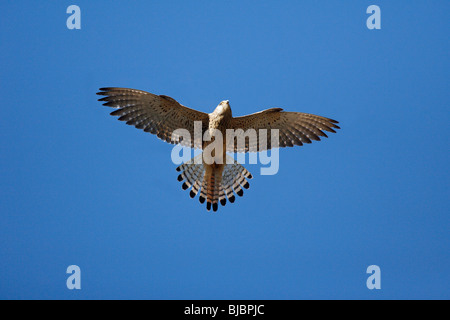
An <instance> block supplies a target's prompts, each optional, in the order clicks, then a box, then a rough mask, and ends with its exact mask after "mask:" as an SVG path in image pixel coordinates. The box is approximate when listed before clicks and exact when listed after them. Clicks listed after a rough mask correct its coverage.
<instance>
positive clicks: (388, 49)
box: [0, 0, 450, 299]
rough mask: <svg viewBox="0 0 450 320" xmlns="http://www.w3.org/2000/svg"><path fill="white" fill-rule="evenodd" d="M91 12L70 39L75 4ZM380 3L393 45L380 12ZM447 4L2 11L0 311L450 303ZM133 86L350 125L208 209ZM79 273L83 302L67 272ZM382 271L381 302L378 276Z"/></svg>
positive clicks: (11, 6)
mask: <svg viewBox="0 0 450 320" xmlns="http://www.w3.org/2000/svg"><path fill="white" fill-rule="evenodd" d="M71 4H76V5H78V6H80V8H81V30H68V29H67V28H66V19H67V18H68V16H69V15H68V14H67V13H66V8H67V7H68V6H69V5H71ZM372 4H376V5H379V6H380V8H381V30H368V29H367V27H366V19H367V18H368V16H369V15H368V14H366V9H367V7H368V6H369V5H372ZM449 11H450V4H449V2H448V1H433V2H429V1H408V2H407V3H406V2H404V1H380V0H377V1H321V2H319V3H318V2H317V1H283V2H281V1H230V2H226V3H225V2H219V1H189V2H187V1H133V2H132V3H131V2H125V1H114V2H112V3H110V2H108V1H75V2H68V1H41V2H36V1H14V2H13V1H3V2H2V3H1V5H0V66H1V74H2V77H1V85H0V94H1V97H2V107H3V112H2V116H1V117H0V137H1V140H2V144H1V153H0V164H1V166H0V175H1V176H0V177H1V179H0V181H1V182H0V187H1V194H0V199H1V202H0V241H1V242H0V274H1V276H0V298H2V299H109V298H112V299H418V298H427V299H449V298H450V290H449V288H448V284H449V283H450V274H449V272H448V270H449V268H448V267H449V263H450V258H449V244H450V243H449V242H450V235H449V226H450V219H449V215H448V213H449V210H448V208H449V205H450V203H449V196H450V194H449V190H450V188H449V170H448V164H449V151H448V146H449V138H448V137H449V135H450V131H449V126H448V123H449V121H450V119H449V102H450V96H449V92H450V91H449V81H448V80H449V79H448V75H449V71H450V70H449V49H450V47H449V42H448V36H449V26H448V12H449ZM105 86H121V87H130V88H136V89H142V90H146V91H149V92H152V93H157V94H165V95H169V96H171V97H173V98H175V99H177V100H178V101H179V102H181V103H182V104H184V105H186V106H189V107H191V108H195V109H198V110H201V111H204V112H211V111H212V110H213V109H214V108H215V106H216V105H217V104H218V103H219V102H220V101H221V100H224V99H228V100H230V104H231V107H232V109H233V115H235V116H238V115H245V114H249V113H253V112H256V111H259V110H262V109H266V108H270V107H282V108H284V109H285V110H287V111H301V112H308V113H313V114H318V115H323V116H327V117H330V118H333V119H337V120H339V121H340V125H341V127H342V130H340V131H338V133H337V134H330V135H329V139H325V140H323V141H321V142H315V143H313V144H311V145H307V146H303V147H296V148H287V149H282V150H280V157H281V159H280V171H279V173H278V174H277V175H274V176H260V175H259V174H257V173H258V172H259V166H258V165H247V166H246V167H247V168H248V169H249V170H250V171H251V172H252V173H253V174H254V179H253V180H251V187H250V189H249V190H248V191H246V192H245V194H244V197H243V198H239V199H237V201H236V202H235V203H234V204H232V205H227V206H226V207H222V208H219V211H218V212H217V213H208V212H207V211H206V210H205V208H204V205H200V204H199V202H198V200H197V199H195V200H192V199H190V198H189V195H188V193H187V192H185V191H182V190H181V186H180V183H179V182H177V180H176V178H177V172H176V171H175V167H176V166H175V165H174V164H173V163H172V162H171V160H170V153H171V150H172V146H171V145H169V144H165V143H164V142H162V141H160V140H158V139H157V138H156V137H155V136H153V135H150V134H147V133H144V132H142V131H140V130H136V129H135V128H133V127H129V126H126V125H124V124H123V123H120V122H118V121H117V120H116V119H115V118H113V117H111V116H109V111H111V110H109V109H108V108H106V107H103V106H101V103H99V102H97V101H96V99H97V98H98V97H97V96H96V95H95V93H96V92H97V90H98V88H100V87H105ZM69 265H78V266H79V267H80V268H81V272H82V277H81V279H82V280H81V283H82V284H81V286H82V289H81V290H68V289H67V288H66V279H67V277H68V275H67V274H66V268H67V267H68V266H69ZM370 265H378V266H380V268H381V286H382V288H381V290H372V291H371V290H368V289H367V287H366V279H367V277H368V276H369V275H368V274H366V268H367V267H368V266H370Z"/></svg>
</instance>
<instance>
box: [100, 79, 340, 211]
mask: <svg viewBox="0 0 450 320" xmlns="http://www.w3.org/2000/svg"><path fill="white" fill-rule="evenodd" d="M99 90H100V92H98V93H97V95H100V96H103V97H102V98H100V99H98V100H99V101H101V102H103V105H104V106H107V107H112V108H114V109H116V110H114V111H113V112H111V115H112V116H117V117H119V118H118V120H120V121H126V124H128V125H133V126H135V127H136V128H138V129H142V130H144V131H145V132H150V133H152V134H155V135H156V136H157V137H158V138H160V139H161V140H163V141H166V142H168V143H171V144H179V145H181V146H185V147H190V148H198V149H202V150H203V151H204V152H203V153H202V154H200V155H199V156H197V157H195V158H193V159H191V160H190V161H188V162H185V163H183V164H182V165H180V166H178V167H177V168H176V170H177V171H178V172H181V173H180V174H179V176H178V181H180V182H183V184H182V188H183V189H184V190H187V189H189V188H190V192H189V195H190V197H191V198H194V197H195V196H196V195H197V194H199V201H200V203H205V201H206V209H207V210H208V211H210V210H211V208H212V209H213V211H217V209H218V204H219V203H220V204H221V205H222V206H224V205H225V204H226V203H227V201H228V202H230V203H233V202H234V201H235V194H237V195H238V196H243V194H244V191H243V189H248V188H249V186H250V184H249V182H248V180H249V179H252V175H251V174H250V172H248V171H247V169H245V168H244V167H243V166H242V165H241V164H239V163H238V162H237V161H235V160H234V159H233V158H231V157H230V156H229V155H227V154H226V152H232V153H237V152H259V151H264V150H269V149H271V148H277V147H280V148H282V147H293V146H302V145H303V144H304V143H311V142H312V141H313V140H315V141H320V137H328V136H327V134H326V133H325V132H333V133H335V132H336V131H335V129H340V128H339V126H338V125H337V124H338V121H336V120H333V119H329V118H325V117H321V116H317V115H313V114H308V113H302V112H285V111H283V109H281V108H271V109H267V110H264V111H260V112H256V113H253V114H250V115H246V116H241V117H233V116H232V112H231V108H230V103H229V101H228V100H225V101H222V102H220V103H219V105H218V106H217V107H216V108H215V110H214V111H213V112H212V113H209V114H208V113H204V112H200V111H197V110H194V109H190V108H188V107H185V106H183V105H181V104H180V103H178V102H177V101H176V100H175V99H173V98H171V97H168V96H165V95H156V94H152V93H149V92H146V91H141V90H136V89H126V88H100V89H99ZM196 123H197V124H200V125H201V133H202V135H201V137H203V133H207V132H213V131H219V132H220V133H222V135H223V136H226V131H227V130H231V129H233V130H237V131H239V130H241V131H240V132H247V131H248V130H254V132H255V134H256V135H257V136H256V140H251V139H245V140H244V143H236V141H225V140H226V139H224V141H223V148H222V151H219V152H216V153H215V154H214V151H213V154H212V156H213V158H212V161H211V159H207V158H206V156H204V154H205V153H206V152H205V149H206V148H207V147H208V146H209V145H210V144H211V143H213V142H214V141H215V140H214V139H210V140H209V141H203V139H201V141H199V139H196V138H194V139H183V137H180V136H179V135H178V134H177V132H178V131H177V130H179V129H184V130H187V132H188V133H189V134H190V136H191V137H195V136H196V135H195V128H196V125H195V124H196ZM264 129H266V130H264ZM263 132H265V136H264V137H263V136H262V134H263ZM272 132H276V134H272ZM263 138H266V143H265V144H264V143H261V141H262V139H263ZM236 139H237V137H236ZM217 159H219V160H222V161H218V160H217Z"/></svg>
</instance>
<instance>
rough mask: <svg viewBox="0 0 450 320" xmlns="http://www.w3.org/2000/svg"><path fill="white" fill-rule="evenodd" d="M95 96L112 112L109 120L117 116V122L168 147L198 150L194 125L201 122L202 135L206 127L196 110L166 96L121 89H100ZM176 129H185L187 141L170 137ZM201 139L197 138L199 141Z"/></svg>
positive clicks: (201, 114)
mask: <svg viewBox="0 0 450 320" xmlns="http://www.w3.org/2000/svg"><path fill="white" fill-rule="evenodd" d="M97 94H98V95H101V96H105V97H103V98H101V99H99V101H104V103H103V105H104V106H108V107H112V108H116V109H117V110H115V111H113V112H111V115H112V116H118V117H119V120H120V121H126V123H127V124H128V125H133V126H135V127H136V128H138V129H143V130H144V131H145V132H150V133H153V134H156V135H157V136H158V138H160V139H161V140H164V141H166V142H168V143H172V144H175V143H179V144H181V145H182V146H186V147H191V148H194V147H196V146H199V147H201V141H200V144H198V143H199V142H198V141H194V122H195V121H201V129H202V133H203V132H204V131H205V129H206V128H207V125H208V121H209V116H208V114H207V113H203V112H200V111H197V110H193V109H189V108H187V107H185V106H182V105H181V104H179V103H178V102H177V101H175V99H172V98H170V97H168V96H163V95H155V94H152V93H148V92H145V91H141V90H135V89H125V88H101V89H100V92H98V93H97ZM177 129H186V130H188V132H189V133H190V135H191V136H190V140H191V141H187V140H186V139H183V137H182V136H179V135H177V134H174V136H173V138H174V140H172V134H173V133H174V131H175V130H177ZM200 139H201V137H200Z"/></svg>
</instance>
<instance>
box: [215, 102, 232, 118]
mask: <svg viewBox="0 0 450 320" xmlns="http://www.w3.org/2000/svg"><path fill="white" fill-rule="evenodd" d="M214 112H215V113H217V114H220V115H225V114H228V113H229V114H230V116H231V107H230V103H229V101H228V100H224V101H222V102H221V103H219V105H218V106H217V107H216V109H215V110H214Z"/></svg>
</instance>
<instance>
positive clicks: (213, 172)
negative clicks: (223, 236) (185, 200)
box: [177, 155, 253, 211]
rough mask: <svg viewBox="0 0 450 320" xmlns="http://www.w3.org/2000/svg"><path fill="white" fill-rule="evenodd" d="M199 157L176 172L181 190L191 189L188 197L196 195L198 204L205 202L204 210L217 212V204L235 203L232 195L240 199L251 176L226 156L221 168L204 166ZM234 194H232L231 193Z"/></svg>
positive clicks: (181, 166) (247, 186)
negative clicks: (178, 172)
mask: <svg viewBox="0 0 450 320" xmlns="http://www.w3.org/2000/svg"><path fill="white" fill-rule="evenodd" d="M201 157H202V155H199V156H197V157H195V158H193V159H191V160H190V161H188V162H186V163H184V164H182V165H180V166H179V167H178V168H177V171H181V174H180V175H179V176H178V181H184V182H183V185H182V188H183V190H186V189H188V188H191V191H190V192H189V195H190V197H191V198H194V197H195V196H196V195H197V194H198V193H200V195H199V201H200V203H204V202H205V201H206V209H207V210H208V211H210V210H211V207H212V209H213V211H217V209H218V203H219V202H220V204H221V205H222V206H224V205H226V203H227V199H228V201H229V202H230V203H233V202H234V201H235V196H234V193H236V194H237V195H238V196H240V197H242V196H243V195H244V191H243V188H244V189H248V188H249V187H250V184H249V183H248V181H247V179H252V178H253V177H252V175H251V174H250V172H248V171H247V169H245V168H244V167H243V166H242V165H241V164H239V163H238V162H237V161H234V159H233V158H231V157H229V156H227V163H226V164H225V165H224V166H223V167H221V168H220V167H219V168H218V167H213V166H204V165H203V163H202V159H201ZM233 192H234V193H233Z"/></svg>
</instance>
